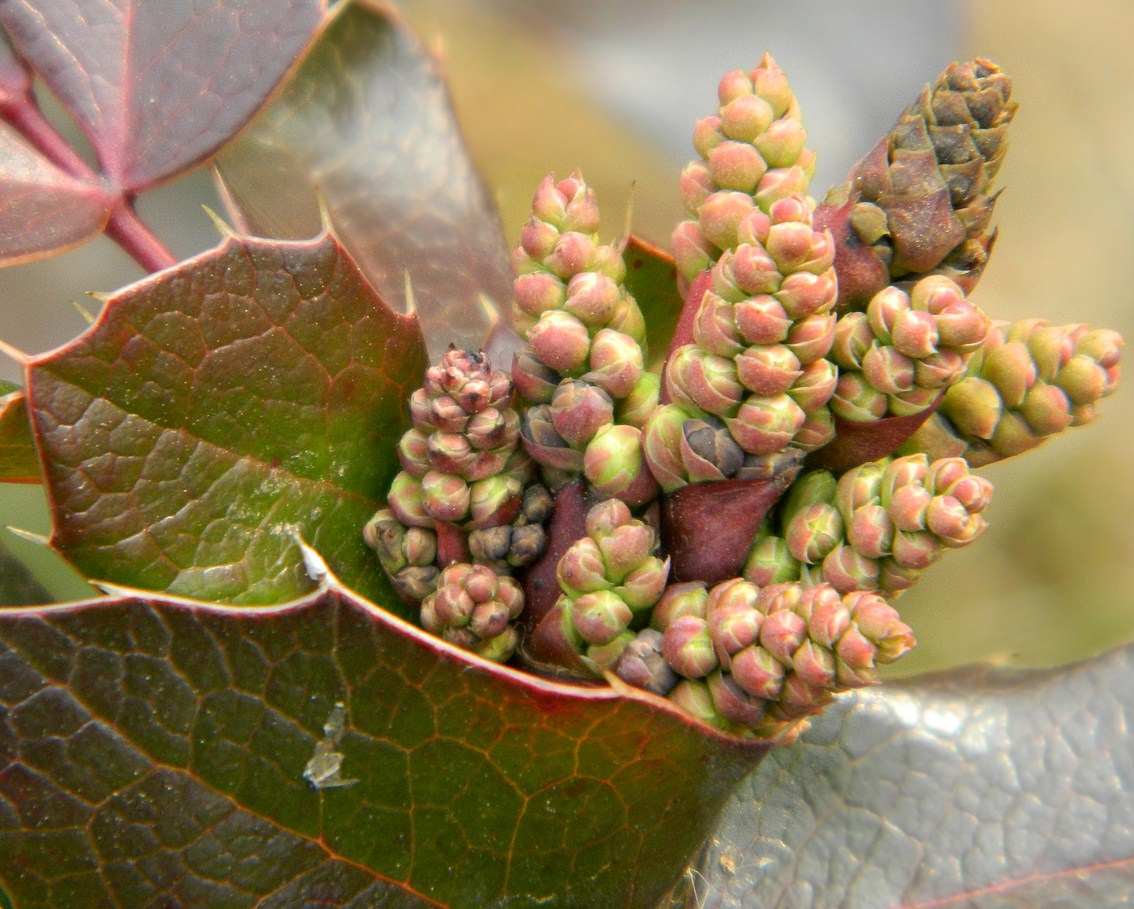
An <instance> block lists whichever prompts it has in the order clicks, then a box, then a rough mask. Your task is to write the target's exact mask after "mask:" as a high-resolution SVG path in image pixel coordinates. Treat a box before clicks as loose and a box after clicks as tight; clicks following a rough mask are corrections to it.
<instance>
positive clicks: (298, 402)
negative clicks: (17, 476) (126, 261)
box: [27, 234, 425, 603]
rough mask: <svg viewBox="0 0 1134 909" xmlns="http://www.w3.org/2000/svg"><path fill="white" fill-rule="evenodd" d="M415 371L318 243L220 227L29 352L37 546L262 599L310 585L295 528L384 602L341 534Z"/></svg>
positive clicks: (88, 570) (127, 573)
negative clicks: (42, 533)
mask: <svg viewBox="0 0 1134 909" xmlns="http://www.w3.org/2000/svg"><path fill="white" fill-rule="evenodd" d="M424 368H425V360H424V350H423V345H422V342H421V335H420V332H419V330H418V326H417V322H416V319H414V318H412V317H405V316H399V315H396V314H395V313H393V312H391V311H390V310H389V309H388V308H387V307H386V306H385V305H384V304H383V303H382V301H381V300H380V299H379V298H378V297H377V295H376V294H375V293H374V291H373V289H372V288H371V287H370V285H369V284H367V283H366V281H365V279H364V278H362V276H361V275H360V274H359V273H358V271H357V269H356V268H355V266H354V264H353V263H352V262H351V261H350V259H349V258H348V257H347V256H346V254H345V252H344V251H343V249H342V247H341V246H340V245H339V243H338V242H337V241H336V240H335V239H334V238H333V237H331V236H329V235H326V234H324V235H322V236H320V237H317V238H316V239H314V240H309V241H304V242H295V243H281V242H274V241H265V240H256V239H251V238H231V239H228V240H227V241H226V242H224V243H223V244H222V245H221V246H220V247H218V248H217V249H215V250H213V251H211V252H207V253H204V254H202V255H201V256H199V257H197V258H195V259H191V260H188V261H187V262H184V263H182V264H181V265H179V266H177V267H175V268H172V269H167V270H166V271H163V272H161V273H159V274H157V275H153V276H151V277H149V278H147V279H145V280H143V281H140V282H138V283H136V284H133V285H131V286H129V287H127V288H125V289H123V290H121V291H119V292H118V293H116V294H115V295H113V296H112V297H110V298H109V299H108V300H107V302H106V305H105V306H104V308H103V312H102V315H101V316H100V317H99V319H98V321H97V322H96V323H95V324H94V325H93V326H92V327H91V328H90V329H88V330H87V332H85V333H84V334H83V335H81V336H80V337H79V338H78V339H76V340H75V341H73V342H72V343H71V344H69V345H67V346H66V347H64V348H61V349H59V350H57V351H54V352H52V353H50V354H47V355H44V356H43V357H40V358H37V359H35V360H33V361H32V362H31V364H30V365H29V367H28V382H27V388H28V396H29V401H30V407H31V416H32V424H33V428H34V431H35V433H36V434H37V436H38V439H39V445H40V448H41V450H42V452H43V456H44V461H45V464H46V470H45V476H46V480H47V489H48V494H49V499H50V504H51V509H52V514H53V518H54V527H55V530H54V534H53V536H52V543H53V545H54V546H55V547H56V548H58V549H59V550H60V551H61V552H62V553H63V554H64V555H65V556H66V557H67V558H68V559H70V560H71V561H72V562H73V563H74V564H75V565H76V566H77V567H78V568H79V569H80V570H81V571H83V572H84V573H85V574H86V575H87V576H88V577H92V578H97V579H99V580H104V581H111V582H114V583H118V584H126V585H130V586H135V587H143V588H146V589H151V590H169V591H171V592H173V593H177V594H179V595H192V596H196V597H200V598H202V599H214V600H221V601H227V602H233V603H270V602H280V601H282V600H286V599H290V598H292V597H295V596H298V595H300V594H302V593H304V592H306V591H307V590H309V589H310V586H311V583H310V580H309V578H308V577H307V575H306V573H305V571H304V568H303V563H302V559H301V558H300V554H299V550H298V549H297V548H296V545H295V542H294V540H293V536H294V533H296V532H297V533H298V534H300V535H301V536H302V537H303V538H304V539H306V540H308V541H310V542H311V543H312V544H313V545H317V546H318V547H320V549H321V550H322V551H323V552H324V554H325V555H326V557H327V559H328V560H329V562H330V563H331V565H332V566H333V568H334V570H335V571H336V572H337V573H338V574H339V575H340V576H341V577H343V579H344V580H345V581H346V582H347V583H349V584H350V585H351V586H352V587H354V588H355V589H357V590H359V591H360V592H362V593H364V594H367V595H370V596H373V597H376V598H379V600H380V601H381V602H394V601H395V600H394V598H393V597H392V596H390V591H389V588H388V585H387V582H386V579H385V577H384V576H383V574H382V571H381V569H380V568H379V567H378V565H377V561H376V559H375V558H374V557H373V554H372V553H371V552H369V550H367V548H366V547H365V545H364V544H363V542H362V539H361V528H362V525H363V524H364V523H365V521H366V519H367V518H368V517H369V516H370V515H371V514H372V513H373V512H374V510H375V509H376V508H378V507H379V504H380V501H381V499H382V498H383V496H384V494H385V491H386V489H387V487H388V483H389V481H390V478H391V477H392V475H393V473H394V472H395V471H396V468H397V462H396V458H395V454H394V445H395V442H396V440H397V438H398V436H399V435H400V433H401V431H402V430H403V428H404V426H405V425H406V423H407V422H408V416H407V411H406V405H405V402H406V400H407V398H408V396H409V394H410V392H411V390H412V389H414V388H416V387H417V386H418V384H419V383H420V381H421V375H422V372H423V370H424Z"/></svg>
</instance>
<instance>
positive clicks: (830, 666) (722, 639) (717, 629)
mask: <svg viewBox="0 0 1134 909" xmlns="http://www.w3.org/2000/svg"><path fill="white" fill-rule="evenodd" d="M651 630H652V631H653V632H654V633H653V634H652V635H647V633H646V632H639V634H638V636H637V637H636V638H635V641H634V644H632V645H627V646H626V647H625V648H624V650H623V652H622V655H621V656H620V657H619V659H618V661H617V663H616V664H615V670H614V671H615V673H616V674H617V675H619V676H620V677H621V678H622V679H623V680H624V681H627V682H629V683H630V684H637V685H639V686H640V687H643V688H647V690H651V691H653V692H655V693H659V694H660V693H666V694H668V696H669V697H670V699H671V700H673V701H674V702H675V703H676V704H678V705H679V706H680V707H682V708H683V709H685V710H686V711H688V712H689V713H691V714H693V715H694V716H696V717H697V718H698V719H700V720H702V721H703V722H706V723H708V724H710V725H713V726H716V727H718V728H721V729H725V730H729V731H732V732H737V733H741V734H747V735H754V736H757V737H761V738H767V739H775V740H784V739H785V738H788V737H790V735H791V732H792V730H793V729H795V730H796V731H798V728H799V727H800V725H801V721H805V719H806V717H808V716H811V715H814V714H816V713H818V712H819V711H821V710H822V709H823V707H824V706H825V705H826V704H827V703H829V701H830V699H831V696H832V695H833V694H834V693H837V692H840V691H847V690H850V689H854V688H862V687H865V686H869V685H874V684H877V683H878V673H877V667H878V666H879V665H882V664H884V663H891V662H893V661H894V660H896V659H898V658H899V657H901V656H902V655H903V654H904V653H906V652H907V651H909V650H910V649H911V648H912V647H913V646H914V640H913V634H912V632H911V631H910V629H909V627H908V626H907V625H906V624H905V623H903V622H902V621H901V620H900V619H899V618H898V615H897V613H896V612H895V611H894V609H893V607H891V606H890V605H889V604H888V603H886V601H885V600H883V599H882V598H881V597H880V596H878V595H877V594H874V593H870V592H865V591H855V592H850V593H845V594H841V593H839V592H838V591H836V590H835V589H834V588H833V587H831V586H830V585H827V584H817V585H814V586H804V585H801V584H798V583H786V584H771V585H768V586H765V587H759V586H757V585H756V584H753V583H751V582H749V581H745V580H742V579H740V578H734V579H732V580H728V581H724V582H722V583H720V584H717V585H716V586H714V587H713V588H712V589H711V590H708V591H706V589H705V586H704V585H702V584H695V583H684V584H672V585H670V586H669V587H668V588H666V591H665V593H663V595H662V597H661V600H660V601H659V602H658V604H657V606H656V607H655V609H654V613H653V617H652V619H651ZM659 636H660V639H659ZM659 657H660V659H659ZM663 661H664V666H663V665H662V664H663ZM665 667H668V670H669V671H668V672H667V671H666V668H665Z"/></svg>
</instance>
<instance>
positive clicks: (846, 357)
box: [831, 312, 874, 370]
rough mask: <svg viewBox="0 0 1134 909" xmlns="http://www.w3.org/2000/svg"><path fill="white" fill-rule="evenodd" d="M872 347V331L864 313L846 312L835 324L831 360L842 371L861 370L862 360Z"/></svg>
mask: <svg viewBox="0 0 1134 909" xmlns="http://www.w3.org/2000/svg"><path fill="white" fill-rule="evenodd" d="M873 346H874V329H872V328H871V327H870V319H869V318H868V317H867V315H866V313H864V312H848V313H845V314H844V315H842V316H840V317H839V319H838V321H837V322H836V323H835V340H834V342H833V343H832V345H831V359H833V360H834V361H835V362H836V363H837V364H838V365H839V366H840V367H842V368H843V369H852V370H861V368H862V358H863V357H864V356H866V354H867V352H868V351H869V350H871V349H872V347H873Z"/></svg>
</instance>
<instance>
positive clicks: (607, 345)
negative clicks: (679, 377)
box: [583, 328, 644, 398]
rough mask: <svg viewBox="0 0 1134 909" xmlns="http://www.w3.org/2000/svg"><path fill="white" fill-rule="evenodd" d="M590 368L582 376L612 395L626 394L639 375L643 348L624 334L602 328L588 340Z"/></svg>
mask: <svg viewBox="0 0 1134 909" xmlns="http://www.w3.org/2000/svg"><path fill="white" fill-rule="evenodd" d="M589 365H590V370H589V371H588V372H587V373H586V374H585V375H584V376H583V378H584V380H585V381H587V382H593V383H594V384H596V385H598V386H599V387H600V388H602V389H603V390H604V391H606V393H607V394H609V395H610V396H611V397H612V398H625V397H626V396H627V395H628V394H630V392H632V391H633V390H634V387H635V386H636V385H637V384H638V380H639V379H641V378H642V371H643V368H644V367H643V363H642V348H641V347H640V346H639V345H638V342H637V341H635V340H634V339H633V338H631V337H630V336H629V335H627V334H623V333H622V332H620V331H615V330H614V329H612V328H603V329H601V330H600V331H599V332H598V333H597V334H596V335H595V336H594V338H593V339H592V341H591V356H590V363H589Z"/></svg>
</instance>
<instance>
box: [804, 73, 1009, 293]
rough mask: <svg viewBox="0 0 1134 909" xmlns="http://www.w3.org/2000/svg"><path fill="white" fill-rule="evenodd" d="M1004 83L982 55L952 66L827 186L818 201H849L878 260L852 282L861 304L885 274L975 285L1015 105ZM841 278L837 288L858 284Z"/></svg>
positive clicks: (852, 218)
mask: <svg viewBox="0 0 1134 909" xmlns="http://www.w3.org/2000/svg"><path fill="white" fill-rule="evenodd" d="M1011 91H1012V82H1011V79H1009V78H1008V76H1006V75H1005V74H1004V73H1002V72H1001V71H1000V70H999V68H998V67H997V66H996V65H995V64H993V63H990V62H989V61H987V60H982V59H979V58H978V59H975V60H971V61H968V62H965V63H953V64H951V65H950V66H949V67H948V68H947V69H946V70H945V72H944V73H942V75H941V76H940V77H938V79H937V81H936V82H935V83H934V85H933V86H932V87H931V86H928V85H927V86H926V87H925V89H923V91H922V93H921V96H920V97H919V98H918V100H917V101H916V102H915V103H914V104H913V105H911V106H910V107H909V108H907V110H906V111H905V113H904V114H903V115H902V117H901V119H899V121H898V123H897V125H896V126H894V128H893V129H892V130H891V131H890V133H889V135H887V136H886V137H885V138H884V139H883V140H882V141H881V142H880V143H879V144H878V146H877V147H876V148H875V149H874V151H872V152H871V153H870V154H869V155H867V156H866V157H865V158H864V159H863V160H862V161H860V162H859V163H858V164H857V165H856V166H855V168H854V169H853V170H852V171H851V173H850V176H849V177H848V179H847V181H846V183H844V184H842V185H841V186H838V187H835V188H834V189H832V190H831V192H830V193H829V194H828V196H827V198H826V199H825V200H824V207H825V208H826V207H831V208H838V207H842V206H845V205H848V204H849V205H850V209H849V218H848V220H849V228H850V230H851V232H852V233H853V234H854V235H855V238H856V241H857V242H856V243H855V245H856V246H858V245H860V244H861V246H862V247H864V248H865V249H866V250H868V251H869V252H870V253H871V254H872V256H873V258H874V260H875V262H876V263H877V265H878V267H877V268H875V269H874V270H873V271H874V278H873V282H870V281H867V282H864V283H863V284H861V285H858V286H856V287H855V291H856V292H858V293H861V295H862V301H863V302H864V301H865V300H868V299H869V298H870V296H872V295H873V294H874V293H876V292H878V291H879V290H881V289H882V288H883V287H885V286H886V285H887V284H889V283H891V282H892V281H895V280H902V279H911V278H914V277H917V276H920V275H925V274H929V273H930V272H934V273H940V274H943V275H946V276H948V277H951V278H954V279H955V280H956V281H957V282H958V283H960V284H961V285H962V286H963V287H964V288H965V289H966V290H967V291H968V290H971V289H972V287H973V286H974V285H975V283H976V281H977V279H978V278H979V277H980V273H981V272H982V271H983V269H984V266H985V264H986V262H987V261H988V254H989V250H990V248H991V246H992V238H993V235H994V231H993V229H992V227H991V224H990V222H991V219H992V211H993V206H994V205H995V202H996V195H997V194H996V193H995V192H993V189H992V183H993V180H994V179H995V177H996V174H997V172H998V171H999V169H1000V166H1001V164H1002V163H1003V160H1004V156H1005V154H1006V153H1007V150H1008V141H1007V131H1008V125H1009V123H1010V122H1011V120H1012V118H1013V116H1014V114H1015V112H1016V103H1015V102H1014V101H1011V100H1010V95H1011ZM824 223H826V219H825V215H824ZM846 283H847V285H848V287H847V288H844V290H847V289H849V285H851V284H852V283H855V282H849V281H848V282H846ZM844 302H847V303H849V304H850V305H852V306H854V305H861V303H860V302H859V301H856V300H847V301H844Z"/></svg>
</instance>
